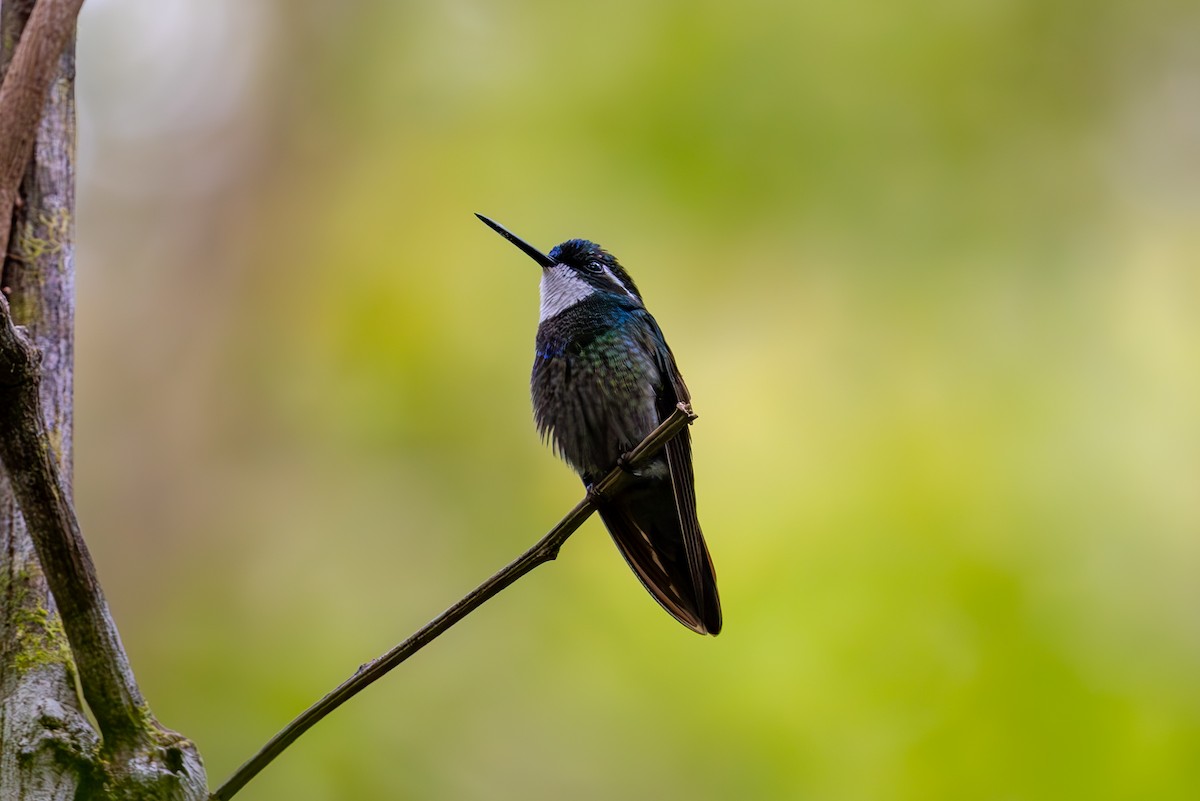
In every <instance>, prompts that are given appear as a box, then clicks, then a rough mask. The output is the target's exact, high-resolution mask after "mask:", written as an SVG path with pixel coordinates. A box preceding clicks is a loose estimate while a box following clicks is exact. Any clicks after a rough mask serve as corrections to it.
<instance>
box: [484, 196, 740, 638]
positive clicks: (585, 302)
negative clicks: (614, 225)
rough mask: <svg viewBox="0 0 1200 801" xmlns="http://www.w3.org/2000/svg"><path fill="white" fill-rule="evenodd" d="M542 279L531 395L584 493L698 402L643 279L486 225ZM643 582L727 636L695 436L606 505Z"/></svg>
mask: <svg viewBox="0 0 1200 801" xmlns="http://www.w3.org/2000/svg"><path fill="white" fill-rule="evenodd" d="M475 216H476V217H478V218H479V219H480V220H482V221H483V222H484V223H485V224H486V225H488V226H489V227H490V228H492V229H493V230H494V231H496V232H497V233H498V234H500V235H501V236H502V237H504V238H505V239H507V240H508V241H509V242H512V243H513V244H514V245H516V246H517V248H519V249H520V250H521V251H522V252H524V253H525V255H527V256H529V257H530V258H532V259H533V260H534V261H535V262H537V264H538V266H539V267H541V268H542V280H541V314H540V319H539V321H538V328H537V337H536V340H535V346H536V355H535V356H534V359H533V374H532V376H531V378H530V389H531V394H532V396H533V415H534V421H535V422H536V424H537V428H538V432H539V433H540V434H541V435H542V438H543V439H545V440H549V441H550V442H551V444H552V445H553V448H554V450H555V452H556V453H557V454H558V455H559V456H560V457H562V459H563V460H564V461H566V462H567V464H568V465H570V466H571V467H572V468H573V469H574V470H575V472H576V473H578V474H579V477H580V478H581V479H583V483H584V486H585V487H587V488H589V489H590V488H591V487H592V485H593V484H594V483H595V482H597V481H599V480H600V479H601V478H603V477H604V476H605V475H606V474H607V473H608V472H609V471H611V470H612V469H613V468H614V467H616V466H617V463H618V460H619V459H620V457H621V455H622V454H624V453H627V452H628V451H629V450H631V449H632V448H633V447H634V446H635V445H637V444H638V443H639V442H641V441H642V440H643V439H645V438H646V436H647V435H648V434H649V433H650V432H651V431H653V430H654V429H655V428H657V427H658V425H659V424H660V423H661V422H662V421H663V420H665V419H666V418H667V416H668V415H670V414H671V412H672V411H673V410H674V409H675V407H676V405H677V404H678V403H680V402H683V403H688V402H690V400H691V396H690V394H689V393H688V389H687V386H686V385H685V384H684V383H683V376H682V375H680V373H679V368H678V367H677V366H676V364H675V356H674V355H673V354H672V353H671V349H670V347H668V346H667V341H666V339H665V338H664V337H663V333H662V330H661V329H660V328H659V327H658V323H657V322H656V321H655V320H654V317H652V316H651V314H650V312H648V311H647V310H646V305H645V303H643V301H642V295H641V293H640V292H639V291H638V288H637V286H636V285H635V284H634V283H633V279H632V278H630V277H629V274H628V273H627V272H625V269H624V268H623V267H621V265H620V263H618V262H617V259H616V258H615V257H614V256H613V255H612V254H611V253H609V252H608V251H607V250H604V249H603V248H602V247H600V246H599V245H597V244H595V243H594V242H589V241H587V240H586V239H568V240H567V241H566V242H563V243H562V244H560V245H557V246H556V247H554V248H553V249H552V250H551V251H550V252H549V253H548V254H546V253H542V251H540V250H538V249H537V248H535V247H534V246H533V245H530V244H529V243H528V242H526V241H525V240H523V239H521V238H520V237H518V236H516V235H515V234H513V233H512V232H510V231H509V230H508V229H506V228H505V227H504V226H502V225H500V224H499V223H497V222H495V221H493V220H490V219H488V218H487V217H484V216H483V215H482V214H476V215H475ZM597 510H598V511H599V513H600V518H601V519H602V520H603V521H604V525H605V527H607V528H608V532H609V534H611V535H612V538H613V541H614V542H615V543H616V545H617V549H618V550H620V552H621V555H622V556H624V557H625V561H626V562H628V563H629V566H630V567H631V568H632V569H633V572H634V574H635V575H636V576H637V577H638V579H639V580H641V582H642V584H643V585H644V586H645V588H646V589H647V590H649V592H650V594H651V595H652V596H654V599H655V600H656V601H658V602H659V604H661V605H662V607H663V608H664V609H666V610H667V612H669V613H670V614H671V615H672V616H673V617H674V618H675V619H676V620H678V621H679V622H680V623H682V624H683V625H685V626H687V627H688V628H689V629H691V630H692V631H695V632H698V633H700V634H714V635H715V634H717V633H718V632H720V630H721V602H720V599H719V598H718V597H717V580H716V575H715V574H714V571H713V564H712V558H711V557H710V556H709V554H708V547H707V546H706V545H705V544H704V535H703V534H702V533H701V531H700V522H699V520H698V519H697V517H696V493H695V489H694V486H693V474H692V444H691V438H690V436H689V433H688V431H687V430H686V429H685V430H684V431H682V432H681V433H680V434H679V435H678V436H676V437H675V438H674V439H672V440H671V441H670V442H668V443H667V444H666V446H665V447H664V448H663V450H662V452H660V453H659V454H658V455H657V456H655V457H654V458H653V459H652V460H651V461H650V462H648V463H647V464H645V465H643V466H642V467H639V468H637V469H636V470H635V471H634V472H633V477H632V481H631V482H630V483H629V484H627V485H626V486H625V487H624V488H623V489H621V490H620V491H618V492H617V493H615V494H614V495H613V496H611V497H605V498H603V499H601V500H600V501H599V503H598V504H597Z"/></svg>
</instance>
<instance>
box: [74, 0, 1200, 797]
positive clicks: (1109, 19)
mask: <svg viewBox="0 0 1200 801" xmlns="http://www.w3.org/2000/svg"><path fill="white" fill-rule="evenodd" d="M79 37H80V39H79V105H80V156H79V163H80V196H79V231H78V233H79V241H80V250H79V259H78V262H79V278H78V283H79V318H78V323H79V326H78V388H77V397H78V410H77V437H76V442H77V448H78V451H77V479H76V488H77V493H78V504H79V510H80V514H81V517H82V521H83V525H84V530H85V532H86V534H87V536H88V539H89V542H90V544H91V546H92V548H93V550H94V552H95V556H96V559H97V562H98V564H99V568H100V572H101V575H102V577H103V579H104V581H105V588H106V590H107V593H108V595H109V598H110V600H111V603H112V605H113V607H114V609H115V612H116V614H117V617H118V620H119V622H120V625H121V628H122V633H123V636H124V638H125V642H126V644H127V646H128V648H129V650H130V653H131V657H132V659H133V662H134V665H135V667H136V669H137V670H138V674H139V677H140V679H141V682H142V684H143V689H144V690H145V692H146V694H147V696H148V697H149V698H150V700H151V702H152V704H153V706H154V708H155V710H156V711H157V712H158V714H159V716H160V717H161V719H162V720H163V721H164V722H165V723H166V724H167V725H169V726H172V727H174V728H177V729H179V730H180V731H182V732H185V733H186V734H188V735H189V736H191V737H193V738H194V739H195V740H197V741H198V743H199V745H200V746H201V748H202V750H203V753H204V755H205V757H206V760H207V764H208V769H209V772H210V777H211V780H212V784H213V786H214V787H215V786H216V784H218V783H219V782H220V781H221V780H222V779H224V778H225V777H226V776H227V775H228V774H229V773H230V772H231V771H232V770H233V769H234V768H235V767H236V766H237V765H238V764H239V763H240V762H241V761H242V760H243V759H245V758H246V757H248V756H249V755H250V754H251V753H252V752H253V751H254V750H255V749H257V748H258V747H259V746H260V745H261V744H262V743H263V742H264V741H265V740H266V739H267V738H268V737H269V736H270V735H271V734H272V733H274V732H275V731H276V730H277V729H278V728H279V727H280V726H282V725H283V724H284V723H285V722H286V721H288V720H289V719H290V718H291V717H292V716H293V715H295V714H296V713H297V712H299V711H300V710H301V709H303V708H304V707H305V706H307V705H308V704H309V703H310V702H312V701H313V700H315V699H316V698H317V697H319V696H320V695H321V694H323V693H324V692H325V691H327V690H328V689H330V688H332V687H333V686H334V685H335V684H336V683H338V682H340V681H341V680H342V679H344V678H345V677H347V676H348V675H349V674H350V673H352V672H353V671H354V669H355V668H356V667H357V666H358V665H359V664H360V663H361V662H364V661H366V660H368V659H370V658H371V657H373V656H375V655H377V654H379V653H381V652H382V651H384V650H386V649H387V648H388V647H389V646H391V645H392V644H393V643H395V642H397V641H399V640H400V639H402V638H403V637H405V636H406V635H407V634H409V633H410V632H411V631H412V630H414V629H415V628H416V627H417V626H419V625H420V624H422V623H424V622H425V621H426V620H427V619H429V618H430V617H432V616H433V615H434V614H436V613H437V612H439V611H440V610H441V609H443V608H444V607H445V606H447V605H449V604H450V603H451V602H453V601H454V600H456V599H457V598H458V597H459V596H460V595H461V594H463V593H464V592H465V591H467V590H468V589H469V588H471V587H473V586H474V585H475V584H476V583H477V582H478V581H479V580H481V579H483V578H484V577H485V576H487V575H488V574H489V573H491V572H492V570H494V569H495V568H498V567H499V566H501V565H502V564H504V563H505V562H506V561H508V560H509V559H510V558H511V557H512V556H514V555H516V554H517V553H518V552H519V551H520V550H521V549H523V548H525V547H526V546H527V545H529V544H531V543H532V542H533V541H534V540H535V539H536V538H537V537H539V536H540V535H541V534H542V533H543V532H544V531H545V530H547V529H548V528H549V527H550V526H551V525H552V524H553V523H554V522H555V521H556V520H557V519H558V518H559V516H560V515H561V514H563V513H564V512H565V511H566V510H567V509H568V508H570V506H571V505H572V504H573V503H575V501H576V500H577V499H578V498H579V496H580V487H579V485H578V482H577V481H576V479H575V477H574V475H573V474H572V473H571V471H570V470H569V469H568V468H567V467H565V466H564V465H563V464H561V463H560V462H558V461H557V460H556V459H555V458H554V457H553V456H552V455H551V453H550V452H549V450H548V449H547V448H545V447H543V446H542V445H541V443H539V441H538V438H537V436H536V434H535V432H534V429H533V425H532V422H531V415H530V411H529V407H528V373H529V366H530V364H531V361H532V348H533V334H534V329H535V327H536V315H537V302H538V301H537V277H538V276H537V271H536V268H535V267H534V266H533V265H531V264H530V263H529V262H528V260H527V259H525V258H524V257H522V256H521V255H520V254H519V253H517V252H516V251H515V250H513V249H512V248H511V247H509V246H508V245H506V244H505V243H503V242H502V241H501V240H500V239H498V238H497V237H496V235H495V234H493V233H492V232H490V231H488V230H487V229H486V228H484V226H482V225H480V224H479V222H478V221H477V220H475V218H474V217H473V216H472V213H473V212H476V211H479V212H483V213H485V214H488V215H490V216H493V217H495V218H496V219H498V220H500V221H501V222H503V223H504V224H506V225H508V226H509V227H511V228H512V229H513V230H514V231H516V232H517V233H519V234H520V235H522V236H524V237H526V238H528V239H529V240H531V241H532V242H534V243H537V244H539V245H541V246H542V247H545V248H548V247H550V246H552V245H553V244H555V243H556V242H558V241H561V240H563V239H566V238H569V237H573V236H583V237H587V238H591V239H595V240H596V241H598V242H600V243H602V244H603V245H605V246H606V247H608V248H610V249H612V250H613V251H614V252H615V253H616V254H617V255H618V257H620V258H621V259H622V261H623V263H624V264H625V265H626V266H627V267H628V268H629V270H630V271H631V273H632V274H633V275H634V276H635V278H636V279H637V281H638V283H639V285H640V287H641V288H642V290H643V292H644V294H645V296H646V298H647V301H648V305H649V306H650V308H651V309H652V310H653V311H654V313H655V314H656V316H657V317H658V320H659V321H660V323H661V324H662V325H663V328H664V330H665V331H666V332H667V335H668V338H669V339H670V342H671V344H672V346H673V347H674V350H675V352H676V355H677V357H678V359H679V362H680V365H681V367H682V369H683V372H684V374H685V375H686V377H687V380H688V383H689V385H690V387H691V389H692V391H693V394H694V396H695V405H696V409H697V411H698V412H699V413H700V416H701V419H700V420H699V422H698V423H697V425H696V427H695V429H694V431H693V434H694V438H695V453H696V476H697V484H698V487H697V490H698V495H699V499H700V514H701V519H702V521H703V522H704V525H705V531H706V533H707V536H708V539H709V543H710V546H711V549H712V551H713V555H714V559H715V560H716V564H717V569H718V575H719V577H720V581H721V590H722V596H723V600H724V605H725V615H726V630H725V632H724V633H723V634H722V635H721V636H720V637H719V638H717V639H711V638H701V637H697V636H695V635H693V634H691V633H689V632H687V631H686V630H684V629H683V628H682V627H681V626H679V625H678V624H676V623H674V622H673V621H672V620H671V619H670V618H669V617H668V616H667V615H666V614H665V613H663V612H661V611H660V610H659V608H658V607H657V606H656V605H655V604H654V602H653V601H652V600H651V599H650V598H649V596H648V595H646V593H645V592H643V591H642V589H641V588H640V587H639V586H638V584H637V581H636V580H635V579H634V577H633V575H632V574H631V573H630V572H629V571H628V569H627V568H626V567H625V565H624V564H623V563H622V561H621V559H620V557H619V556H618V555H617V552H616V550H615V549H614V548H613V546H612V544H611V543H610V542H609V541H608V538H607V535H606V534H605V533H604V530H603V528H602V527H601V526H600V525H599V523H598V522H595V521H592V522H589V523H588V525H587V526H586V527H585V528H584V529H583V530H581V531H580V533H579V534H577V535H576V536H575V538H574V539H572V540H571V541H570V542H569V543H568V545H567V546H566V547H565V549H564V550H563V553H562V555H561V558H560V560H559V561H558V562H556V563H554V564H552V565H549V566H546V567H543V568H541V569H539V570H538V571H536V572H535V573H534V574H533V575H532V576H530V577H528V578H527V579H525V580H524V581H522V582H520V583H519V584H517V585H516V586H515V587H513V588H511V589H510V590H509V591H507V592H505V593H504V594H503V595H502V596H501V597H500V598H499V599H497V600H496V601H494V602H492V603H491V604H489V605H488V606H486V607H484V609H482V610H481V611H480V612H479V613H477V614H476V615H474V616H473V617H472V618H470V619H469V620H468V621H467V622H465V623H464V624H463V625H461V626H460V627H459V628H458V629H456V630H454V631H453V632H452V633H450V634H449V635H447V636H446V637H445V638H444V639H443V640H440V641H439V642H438V643H436V644H435V645H434V646H433V647H431V648H430V649H428V650H426V651H424V652H422V653H421V654H420V655H419V656H418V657H417V658H416V659H414V660H413V661H412V662H411V663H409V664H407V665H405V666H404V667H402V668H401V669H400V670H399V671H397V672H396V673H394V674H392V675H391V676H389V677H388V678H387V679H386V680H384V681H383V682H381V683H380V684H378V685H375V686H373V687H372V688H370V689H369V690H368V691H367V692H366V693H365V694H363V695H361V696H359V697H358V698H356V699H355V700H354V701H353V702H351V704H350V705H349V706H347V707H346V708H344V709H343V710H341V711H339V712H338V713H337V714H336V715H335V716H334V717H332V718H331V719H329V720H327V721H326V722H324V723H322V724H321V725H320V726H318V727H317V728H316V729H315V730H314V731H313V732H312V733H310V734H309V735H307V736H306V737H304V738H303V739H302V740H301V741H300V742H299V743H298V744H297V745H296V746H294V747H293V748H292V749H291V750H290V751H289V752H287V753H286V754H285V755H284V757H283V758H281V759H280V760H279V761H278V762H276V763H275V764H274V765H272V766H271V767H270V768H269V769H268V770H267V771H266V773H264V774H263V775H262V776H261V777H260V778H259V779H257V780H256V781H255V782H254V783H253V784H251V785H250V786H249V787H248V788H247V789H246V790H245V791H243V793H242V796H241V797H243V798H245V799H247V801H252V799H278V798H287V799H303V800H308V799H313V800H315V801H323V800H324V799H466V800H470V799H499V800H501V801H503V799H561V798H571V799H613V798H621V799H630V800H631V801H636V800H638V799H664V798H671V799H673V798H693V799H769V800H774V799H822V800H823V801H850V800H852V799H865V800H866V799H869V800H872V801H874V800H880V801H891V800H892V799H896V800H897V801H899V800H901V799H904V800H912V801H917V800H922V801H924V800H927V799H946V800H947V801H951V800H953V801H961V800H962V799H997V800H998V801H999V800H1000V799H1004V800H1006V801H1007V800H1009V799H1022V800H1024V799H1029V800H1033V799H1054V800H1055V801H1061V800H1062V799H1088V801H1095V800H1097V799H1129V798H1139V799H1142V798H1146V799H1196V798H1200V580H1198V579H1197V576H1200V224H1198V220H1200V113H1198V112H1197V109H1198V108H1200V101H1198V98H1200V48H1198V47H1197V44H1196V43H1197V42H1198V41H1200V6H1197V4H1196V3H1195V2H1194V0H1177V1H1174V2H1173V1H1172V0H1147V1H1146V2H1142V3H1130V2H1116V1H1115V0H1098V1H1096V0H1094V1H1093V2H1081V1H1078V0H1054V1H1052V2H1043V1H1042V0H1013V1H1011V2H998V1H997V0H968V1H967V2H959V3H941V2H930V0H916V1H915V2H905V3H885V2H878V1H877V0H876V1H875V2H871V0H851V2H845V3H836V4H835V3H783V2H769V0H749V2H745V3H738V4H734V3H716V2H694V1H693V2H630V1H629V0H616V1H615V2H612V3H607V4H562V3H554V2H532V1H530V2H513V3H490V2H484V1H483V0H449V1H447V2H436V3H435V2H423V3H401V2H385V0H359V1H358V2H343V3H326V2H318V1H316V0H309V1H308V2H300V1H299V0H291V1H290V2H284V1H283V0H278V1H277V2H268V0H258V2H254V3H241V2H238V0H207V1H206V2H201V0H173V2H159V3H154V2H149V1H148V0H144V1H143V2H137V1H136V0H89V1H88V3H87V4H86V5H85V7H84V11H83V16H82V18H81V20H80V27H79Z"/></svg>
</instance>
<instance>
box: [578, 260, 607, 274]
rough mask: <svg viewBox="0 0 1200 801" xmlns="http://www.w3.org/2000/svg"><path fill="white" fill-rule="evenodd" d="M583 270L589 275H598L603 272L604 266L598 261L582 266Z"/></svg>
mask: <svg viewBox="0 0 1200 801" xmlns="http://www.w3.org/2000/svg"><path fill="white" fill-rule="evenodd" d="M583 268H584V269H585V270H587V271H588V272H589V273H597V274H599V273H602V272H604V265H603V264H601V263H600V262H598V261H589V262H588V263H587V264H585V265H583Z"/></svg>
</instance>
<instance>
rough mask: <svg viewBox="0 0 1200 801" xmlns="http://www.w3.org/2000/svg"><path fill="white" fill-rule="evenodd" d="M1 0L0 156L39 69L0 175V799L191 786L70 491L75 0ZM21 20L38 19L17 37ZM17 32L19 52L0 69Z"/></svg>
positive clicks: (172, 793)
mask: <svg viewBox="0 0 1200 801" xmlns="http://www.w3.org/2000/svg"><path fill="white" fill-rule="evenodd" d="M0 2H2V4H0V78H2V77H4V76H5V74H6V73H9V72H11V75H12V76H13V77H14V80H12V81H8V82H6V83H4V84H3V85H2V87H0V99H3V100H4V103H2V104H0V105H3V106H4V109H5V113H4V115H2V116H0V151H2V152H3V153H4V154H5V158H4V159H3V163H4V164H6V165H8V166H9V167H13V166H17V167H19V166H20V165H19V164H17V162H16V161H14V159H16V158H17V153H18V151H19V150H20V149H21V146H20V143H21V142H26V143H27V142H29V141H30V140H29V139H28V138H26V137H27V135H28V132H29V131H30V130H32V128H33V126H32V124H31V125H30V126H29V127H28V128H25V127H23V125H21V124H17V120H18V118H19V119H23V120H29V121H30V123H32V119H33V112H35V111H36V108H35V107H34V106H32V105H30V104H29V98H31V97H42V96H43V95H42V94H41V92H42V89H43V88H44V87H45V86H46V85H47V83H48V84H49V91H48V92H46V93H45V95H44V98H45V99H44V102H42V105H41V117H40V122H39V123H38V124H37V128H36V136H34V137H33V148H32V153H31V154H30V156H29V157H26V156H20V158H21V159H26V158H27V163H26V165H25V168H24V173H23V175H22V174H21V173H20V172H19V171H18V170H15V169H14V170H12V171H8V169H7V168H6V170H5V171H4V173H3V175H0V179H2V180H0V183H2V184H3V185H2V186H0V200H3V201H4V202H3V203H0V206H3V207H4V214H2V215H0V226H3V227H2V228H0V243H4V244H5V245H6V247H3V248H0V254H2V259H3V261H2V265H0V266H2V269H0V292H3V293H4V296H5V298H6V299H7V300H8V301H9V303H8V304H7V306H8V313H7V314H5V308H4V306H3V305H0V323H2V324H3V325H2V326H0V346H2V348H0V350H2V352H3V359H0V421H2V425H0V455H2V461H3V465H4V467H3V469H0V801H17V800H18V799H20V801H48V800H50V799H53V800H54V801H66V800H67V799H73V800H74V801H86V800H87V799H172V800H173V801H197V800H198V799H202V798H204V797H205V796H206V794H207V792H206V788H205V779H204V769H203V765H202V764H201V762H200V757H199V753H198V752H197V751H196V749H195V746H194V745H193V744H192V743H190V742H189V741H187V740H186V739H185V738H183V737H180V736H179V735H178V734H175V733H174V732H170V731H167V730H165V729H163V728H162V727H161V726H159V725H158V723H157V721H155V719H154V716H153V715H152V714H151V712H150V710H149V708H148V707H147V706H146V704H145V701H144V700H143V699H142V696H141V693H140V691H139V690H138V688H137V684H136V682H135V681H134V679H133V673H132V670H131V669H130V667H129V664H128V660H127V658H126V656H125V653H124V650H123V648H122V647H121V645H120V640H119V637H118V635H117V632H116V627H115V625H114V624H113V622H112V619H111V616H110V615H109V612H108V607H107V604H106V603H105V602H104V598H103V594H102V593H101V592H100V587H99V583H98V581H97V579H96V576H95V571H94V567H93V566H92V564H91V559H90V557H89V556H88V553H87V548H86V545H85V544H84V543H83V539H82V537H81V536H80V533H79V529H78V522H77V521H76V519H75V514H74V509H73V505H72V503H71V451H72V395H73V378H74V373H73V351H74V316H75V264H74V256H75V250H74V216H73V213H74V206H75V197H74V193H75V184H74V180H75V163H74V154H75V100H74V77H75V76H74V73H75V53H74V30H73V28H74V15H75V13H77V11H78V5H79V3H78V2H54V1H53V0H42V2H41V3H39V4H38V6H37V10H36V11H34V10H33V9H34V3H33V2H32V0H0ZM31 14H32V18H31ZM27 23H28V33H33V32H34V31H35V30H36V31H37V33H38V34H39V35H34V36H32V38H30V37H29V36H27V37H26V38H27V39H28V41H29V42H31V45H30V46H29V47H26V46H25V42H21V35H22V32H23V29H25V28H26V26H27ZM51 40H53V41H54V42H55V43H56V44H55V45H53V46H50V45H49V44H48V42H49V41H51ZM63 41H65V42H67V44H66V46H65V47H63V48H62V52H61V53H60V52H58V50H57V48H58V44H57V43H58V42H63ZM18 42H21V47H22V53H23V54H25V55H24V56H18V58H17V61H16V62H13V68H12V69H11V71H10V70H9V69H8V65H9V63H10V61H12V59H13V56H14V53H15V51H16V48H17V46H18ZM31 53H32V54H34V55H33V56H32V57H30V56H29V55H28V54H31ZM39 59H40V60H39ZM55 59H57V60H56V61H55ZM18 63H19V64H20V69H18V66H17V65H18ZM37 65H40V66H37ZM51 73H53V74H52V75H51ZM17 75H21V76H22V78H23V80H16V79H15V76H17ZM39 76H41V77H39ZM43 77H45V78H49V80H48V82H47V83H42V78H43ZM39 87H41V88H39ZM14 99H15V101H14ZM39 102H41V101H39ZM21 103H24V104H25V106H23V108H24V111H23V112H22V113H21V114H18V113H16V112H15V111H13V109H15V108H17V106H19V105H20V104H21ZM18 176H20V187H19V191H16V190H17V186H16V182H17V178H18ZM14 192H15V194H16V198H17V202H16V204H15V206H13V207H12V212H11V216H9V212H8V209H9V205H8V204H9V202H10V201H11V200H12V198H13V197H14ZM13 324H15V325H17V326H21V327H23V331H18V330H17V329H14V328H13V327H12V325H13ZM51 588H53V591H54V593H58V603H56V602H55V597H54V594H53V593H52V592H51ZM60 609H61V610H63V611H62V615H61V616H60V613H59V610H60ZM77 676H78V678H79V680H80V681H79V682H78V684H77V680H76V679H77ZM78 685H82V687H83V689H84V693H85V695H86V696H87V699H88V703H89V704H90V705H91V709H92V712H93V713H94V717H95V719H96V720H97V721H98V722H99V724H100V730H101V732H103V735H104V736H103V737H101V736H100V735H98V734H97V732H96V730H95V729H94V728H93V726H92V724H91V722H90V721H89V719H88V718H87V717H86V716H85V715H84V713H83V703H82V701H81V699H80V697H79V694H78V692H77V690H76V687H77V686H78Z"/></svg>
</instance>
